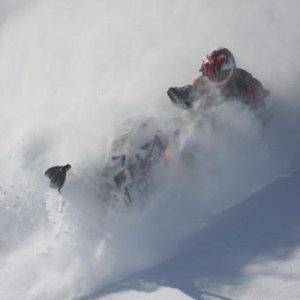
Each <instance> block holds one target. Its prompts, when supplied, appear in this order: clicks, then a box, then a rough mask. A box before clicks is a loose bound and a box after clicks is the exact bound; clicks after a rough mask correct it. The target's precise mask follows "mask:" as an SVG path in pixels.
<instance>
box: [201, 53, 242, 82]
mask: <svg viewBox="0 0 300 300" xmlns="http://www.w3.org/2000/svg"><path fill="white" fill-rule="evenodd" d="M235 69H236V66H235V59H234V56H233V54H232V53H231V52H230V51H229V50H228V49H227V48H223V47H219V48H217V49H215V50H213V51H212V52H211V53H209V54H207V55H206V59H205V60H204V61H203V62H202V66H201V69H200V71H201V72H202V74H203V76H205V77H207V78H208V79H209V80H210V81H212V82H213V83H214V84H216V85H218V86H224V85H226V84H227V83H228V82H229V80H230V79H231V77H232V75H233V74H234V72H235Z"/></svg>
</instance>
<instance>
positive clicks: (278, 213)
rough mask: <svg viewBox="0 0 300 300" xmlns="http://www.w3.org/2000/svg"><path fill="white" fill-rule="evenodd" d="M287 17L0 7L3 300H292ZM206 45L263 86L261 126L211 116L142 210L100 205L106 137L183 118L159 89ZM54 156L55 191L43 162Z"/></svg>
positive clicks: (295, 275) (293, 30) (290, 13)
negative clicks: (62, 172) (224, 50)
mask: <svg viewBox="0 0 300 300" xmlns="http://www.w3.org/2000/svg"><path fill="white" fill-rule="evenodd" d="M298 11H299V4H298V1H292V0H291V1H289V2H288V3H279V2H278V1H251V2H250V1H249V2H248V1H247V3H246V1H245V2H243V3H241V1H226V2H225V1H224V2H222V3H220V1H199V0H197V1H191V0H189V1H174V0H172V1H171V0H165V1H137V0H136V1H121V0H119V1H116V0H110V1H93V0H91V1H89V2H82V1H77V0H72V1H61V0H60V1H56V0H54V1H50V0H49V1H1V4H0V17H1V31H0V41H1V42H0V66H1V68H0V69H1V72H0V87H1V88H0V95H1V101H2V102H1V103H3V104H2V106H1V111H0V118H1V125H0V126H1V144H0V162H1V170H0V179H1V181H0V182H1V188H0V233H1V234H0V266H1V268H0V287H1V288H0V298H1V299H71V298H82V299H87V298H100V299H102V298H103V297H106V298H107V299H114V298H115V299H119V298H120V297H121V298H123V299H126V298H129V299H134V297H139V298H141V299H146V294H145V293H148V292H149V293H152V292H153V293H154V294H153V297H156V296H157V298H161V299H162V298H163V299H166V298H167V297H168V296H167V294H169V297H170V298H171V299H176V297H177V298H179V299H189V298H190V297H192V298H196V299H197V298H201V297H202V298H205V297H207V299H209V297H211V298H212V299H213V298H216V299H218V298H219V299H230V298H231V297H232V298H235V299H236V298H238V299H243V298H244V299H259V298H262V299H285V298H286V299H293V297H294V299H297V298H299V295H300V291H299V288H298V289H297V288H296V286H297V285H299V269H298V268H297V265H296V264H295V262H297V258H298V256H299V249H298V246H299V245H298V244H299V243H298V242H299V238H298V234H296V233H297V228H298V227H299V221H298V220H297V218H296V217H295V214H296V212H297V211H299V210H298V208H299V206H297V202H296V199H295V198H294V197H295V194H296V193H297V194H299V189H298V190H297V184H296V183H294V182H293V180H295V181H296V182H299V175H298V173H296V175H292V177H291V179H290V180H288V179H287V180H286V181H284V180H283V179H280V178H281V176H282V175H287V174H291V172H293V171H295V170H297V169H298V168H299V164H300V157H299V156H300V154H299V150H298V149H299V146H300V130H299V125H300V124H299V122H300V104H299V99H298V95H299V85H298V81H299V76H300V75H299V69H300V68H299V67H300V61H299V56H298V53H299V50H300V42H299V34H298V33H297V30H298V28H299V25H300V24H299V18H298ZM217 45H225V46H227V47H229V48H230V49H232V51H233V52H234V53H235V54H236V59H237V62H238V64H239V65H241V66H242V67H244V68H246V69H248V70H249V71H250V72H252V73H254V74H255V75H256V76H257V77H258V78H259V79H261V80H262V82H263V83H264V85H265V86H266V88H269V89H270V90H271V91H272V97H270V99H269V103H268V112H267V113H266V114H265V116H264V118H263V119H264V121H262V120H261V118H259V117H257V116H256V115H254V114H253V112H251V111H250V110H249V109H248V108H247V107H245V106H243V105H241V104H239V103H227V104H224V105H221V106H219V107H218V108H217V109H214V110H212V111H211V112H210V113H209V114H208V115H207V116H206V118H205V122H204V124H203V126H202V129H201V131H199V132H195V131H193V130H192V129H191V130H187V132H186V134H185V136H184V144H186V145H196V150H197V151H196V152H195V153H196V157H195V161H194V162H193V165H194V167H193V168H188V167H186V166H185V165H184V164H183V163H182V162H181V160H180V159H178V158H176V157H175V158H174V161H173V162H172V166H171V168H170V169H169V170H168V171H166V173H163V174H162V175H168V176H162V177H164V178H165V179H164V180H162V181H161V182H162V183H161V184H159V183H157V192H155V193H154V194H153V195H152V196H151V199H148V200H147V201H148V205H147V206H146V208H145V209H143V210H141V209H140V208H139V207H138V206H134V207H133V208H132V209H130V210H128V209H120V210H119V211H118V212H117V213H116V214H109V215H107V214H106V210H105V208H106V205H105V204H104V203H103V201H101V200H102V199H101V190H97V186H98V184H99V182H98V178H99V177H98V173H99V170H101V166H102V165H103V161H104V157H105V155H106V154H107V153H105V151H106V150H105V149H106V146H107V145H106V144H107V140H108V139H109V137H110V136H111V134H112V132H114V130H115V128H116V127H117V125H118V124H119V122H120V120H123V119H124V120H125V119H128V118H135V119H138V120H142V119H145V118H146V117H155V118H157V119H160V120H163V119H165V118H168V117H170V116H178V117H181V116H182V114H183V113H182V112H181V111H180V110H179V109H178V108H176V107H173V106H171V105H170V103H169V101H168V99H167V96H166V94H165V91H166V90H167V88H168V87H169V86H176V85H177V86H180V85H182V84H186V83H189V82H192V81H193V79H195V77H197V75H198V74H197V70H198V68H199V65H200V63H201V61H202V58H203V56H204V54H205V53H206V52H207V51H209V50H210V49H211V48H214V47H215V46H217ZM264 124H265V125H264ZM65 163H70V164H71V165H72V167H73V168H72V169H71V170H70V172H69V177H68V178H67V182H66V185H65V188H64V190H63V193H62V195H59V194H58V193H57V192H55V191H53V190H50V189H49V188H48V182H47V180H46V178H44V176H43V172H44V171H45V169H46V168H48V167H49V166H52V165H54V164H65ZM278 178H279V179H278ZM159 179H161V178H159ZM278 180H279V183H278ZM157 181H160V180H157ZM274 182H275V183H274ZM281 184H283V186H284V187H282V189H283V190H284V189H286V190H287V191H289V193H288V192H287V193H284V192H282V189H281V193H279V191H278V190H277V187H278V185H279V186H281ZM268 185H269V188H270V189H271V190H268V191H267V192H266V193H267V194H266V195H264V194H263V191H264V187H266V186H268ZM272 187H273V188H272ZM260 189H262V192H261V191H260V192H258V194H254V195H253V193H255V191H257V190H260ZM260 193H262V194H260ZM251 194H252V196H251ZM256 195H258V196H256ZM259 195H263V196H261V197H260V196H259ZM278 195H279V196H280V195H281V197H278V198H275V196H278ZM256 197H257V198H256ZM274 199H275V200H274ZM140 200H141V201H144V199H140ZM285 202H286V203H285ZM289 204H291V205H289ZM229 208H231V209H229ZM232 210H233V212H232ZM283 212H284V213H283ZM227 216H229V217H227ZM253 218H254V219H253ZM290 218H291V221H289V220H290ZM249 220H250V221H249ZM248 222H249V223H248ZM264 222H265V223H264ZM280 222H282V227H281V226H280ZM249 224H250V225H251V226H250V225H249ZM248 226H249V227H248ZM245 228H246V229H245ZM242 229H243V230H244V231H243V230H242ZM239 232H241V233H240V234H239ZM278 232H281V233H282V235H280V237H279V236H278V235H277V233H278ZM255 236H256V237H257V238H255ZM193 237H194V239H193ZM189 246H190V247H189ZM196 250H197V251H196ZM193 251H196V254H195V252H193ZM218 251H219V252H218ZM186 253H187V254H186ZM185 255H186V256H185ZM174 256H175V258H174V259H175V262H174V260H173V264H172V259H171V258H172V257H174ZM178 257H179V264H176V258H178ZM180 258H182V259H180ZM168 259H171V260H169V262H170V265H168V263H166V265H164V264H163V265H160V263H162V262H163V261H166V260H168ZM185 261H188V262H189V263H188V264H187V265H185V264H183V265H180V262H182V263H183V262H185ZM157 265H159V267H157V268H158V269H155V268H154V269H152V270H150V271H149V273H148V275H147V273H146V275H144V273H138V274H139V275H137V278H134V277H133V278H132V279H130V280H127V281H125V282H124V281H122V282H121V283H120V282H119V283H117V282H118V281H120V280H122V279H126V278H128V277H130V276H131V275H132V274H134V273H137V272H140V271H142V270H145V269H149V268H151V267H154V266H157ZM178 265H179V268H177V269H176V267H177V266H178ZM172 268H174V271H173V270H172ZM184 268H186V269H184ZM155 270H156V271H155ZM157 270H158V271H157ZM169 270H170V272H169V273H168V271H169ZM180 272H182V273H180ZM149 274H150V275H149ZM170 274H172V276H175V275H177V276H178V277H176V276H175V277H172V276H171V275H170ZM181 274H182V275H181ZM164 275H165V276H164ZM144 276H145V277H144ZM147 276H148V277H147ZM181 276H182V277H181ZM139 279H144V280H145V282H144V283H143V282H139ZM147 281H149V282H147ZM137 282H138V283H139V285H137V284H136V283H137ZM124 286H125V290H126V291H125V292H123V287H124ZM159 286H166V287H165V288H159ZM274 286H276V289H274ZM168 287H170V288H168ZM279 287H282V290H283V291H284V292H282V294H279V292H280V291H278V288H279ZM131 290H136V292H134V291H133V292H130V291H131ZM287 290H291V292H290V293H287ZM138 291H144V292H143V293H142V294H140V295H137V293H138ZM155 291H156V292H155ZM110 292H112V293H114V294H112V295H107V294H108V293H110ZM120 293H121V294H120ZM122 293H123V294H122ZM155 295H156V296H155ZM148 296H150V295H148ZM118 297H119V298H118Z"/></svg>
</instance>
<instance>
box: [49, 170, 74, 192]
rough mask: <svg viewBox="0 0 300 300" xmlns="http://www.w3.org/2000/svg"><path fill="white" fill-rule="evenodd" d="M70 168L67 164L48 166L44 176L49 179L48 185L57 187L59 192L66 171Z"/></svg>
mask: <svg viewBox="0 0 300 300" xmlns="http://www.w3.org/2000/svg"><path fill="white" fill-rule="evenodd" d="M70 169H71V165H69V164H67V165H65V166H55V167H52V168H49V169H48V170H47V171H46V172H45V176H47V177H48V178H49V179H50V187H52V188H54V189H58V191H59V192H60V190H61V188H62V187H63V185H64V183H65V180H66V174H67V171H69V170H70Z"/></svg>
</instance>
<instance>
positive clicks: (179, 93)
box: [167, 87, 192, 109]
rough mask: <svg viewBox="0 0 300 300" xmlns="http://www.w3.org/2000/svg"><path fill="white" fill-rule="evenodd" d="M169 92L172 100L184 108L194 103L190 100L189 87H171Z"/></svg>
mask: <svg viewBox="0 0 300 300" xmlns="http://www.w3.org/2000/svg"><path fill="white" fill-rule="evenodd" d="M167 94H168V96H169V98H170V99H171V101H172V102H173V103H174V104H176V105H177V106H179V107H181V108H183V109H189V108H191V107H192V104H191V103H190V102H189V101H188V98H189V91H188V89H187V88H178V87H171V88H169V89H168V91H167Z"/></svg>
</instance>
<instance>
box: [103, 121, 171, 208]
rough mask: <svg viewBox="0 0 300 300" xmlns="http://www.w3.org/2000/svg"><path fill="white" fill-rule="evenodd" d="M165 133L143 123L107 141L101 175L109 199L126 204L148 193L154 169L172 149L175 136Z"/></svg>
mask: <svg viewBox="0 0 300 300" xmlns="http://www.w3.org/2000/svg"><path fill="white" fill-rule="evenodd" d="M149 129H150V130H149ZM147 131H148V132H147ZM149 131H150V132H149ZM166 133H167V131H166V132H162V131H161V130H158V129H156V130H155V129H154V128H153V123H152V122H151V120H150V121H149V120H147V121H144V122H141V123H140V124H138V125H137V124H135V125H134V126H132V130H130V131H129V132H127V133H126V134H121V135H120V136H118V137H117V138H115V139H114V140H113V141H112V142H111V146H110V148H109V150H108V154H109V155H108V159H107V162H106V164H105V167H104V170H103V173H102V175H103V176H104V178H106V179H107V180H106V187H107V190H109V191H111V194H113V197H115V198H117V199H118V200H124V201H125V203H126V204H127V205H130V204H132V203H133V202H134V200H135V199H136V198H137V197H139V195H145V194H147V193H148V192H149V191H151V189H152V188H153V184H152V183H153V175H154V173H155V171H156V169H157V167H158V166H159V165H160V164H161V163H166V162H167V161H168V160H169V159H170V149H171V145H172V146H174V141H175V136H176V134H173V135H172V137H171V138H170V136H168V134H166Z"/></svg>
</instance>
